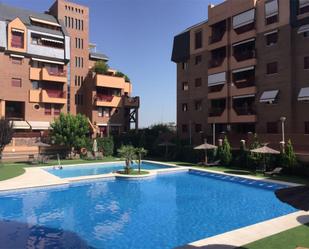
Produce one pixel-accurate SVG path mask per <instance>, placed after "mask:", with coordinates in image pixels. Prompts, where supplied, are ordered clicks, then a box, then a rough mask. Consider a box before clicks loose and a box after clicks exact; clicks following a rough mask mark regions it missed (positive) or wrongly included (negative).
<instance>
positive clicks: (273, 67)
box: [172, 0, 309, 151]
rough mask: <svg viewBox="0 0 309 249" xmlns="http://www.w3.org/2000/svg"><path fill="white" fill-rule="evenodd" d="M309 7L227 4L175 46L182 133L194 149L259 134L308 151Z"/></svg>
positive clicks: (275, 0)
mask: <svg viewBox="0 0 309 249" xmlns="http://www.w3.org/2000/svg"><path fill="white" fill-rule="evenodd" d="M308 42H309V1H308V0H226V1H224V2H222V3H221V4H218V5H216V6H214V5H210V6H208V20H205V21H204V22H202V23H199V24H196V25H194V26H192V27H190V28H188V29H186V30H185V31H184V32H182V33H181V34H178V35H177V36H175V38H174V47H173V53H172V61H173V62H175V63H176V64H177V125H178V132H179V134H180V136H181V137H182V138H189V139H190V140H191V142H192V143H193V144H197V143H200V142H201V137H202V136H207V137H209V139H212V138H214V137H217V138H218V136H220V134H227V135H228V137H229V138H230V140H232V142H233V145H235V146H237V145H239V141H240V139H249V137H250V136H251V134H253V133H257V134H259V135H260V138H261V139H262V140H264V141H265V142H270V143H273V144H277V145H278V144H279V141H282V139H283V138H282V133H283V130H282V127H284V128H283V129H284V134H285V137H284V139H285V140H287V139H288V138H291V139H292V140H293V142H294V144H295V145H296V148H297V149H298V150H299V151H305V150H308V149H309V139H308V138H309V112H308V100H309V70H308V68H309V64H308V61H309V46H308V44H309V43H308Z"/></svg>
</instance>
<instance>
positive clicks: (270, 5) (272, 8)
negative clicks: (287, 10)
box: [265, 0, 278, 18]
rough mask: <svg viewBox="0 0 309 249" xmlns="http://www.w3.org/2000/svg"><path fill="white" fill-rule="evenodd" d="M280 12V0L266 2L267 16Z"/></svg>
mask: <svg viewBox="0 0 309 249" xmlns="http://www.w3.org/2000/svg"><path fill="white" fill-rule="evenodd" d="M277 14H278V0H272V1H269V2H267V3H265V16H266V18H268V17H272V16H275V15H277Z"/></svg>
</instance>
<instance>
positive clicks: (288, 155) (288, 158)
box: [280, 140, 297, 168]
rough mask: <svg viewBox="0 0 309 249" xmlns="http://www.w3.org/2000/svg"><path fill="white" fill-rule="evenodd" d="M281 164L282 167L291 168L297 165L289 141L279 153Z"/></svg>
mask: <svg viewBox="0 0 309 249" xmlns="http://www.w3.org/2000/svg"><path fill="white" fill-rule="evenodd" d="M280 155H281V157H280V158H281V164H282V166H284V167H287V168H292V167H295V166H296V165H297V159H296V155H295V153H294V149H293V145H292V142H291V140H289V141H288V143H287V145H286V147H285V150H284V151H283V152H281V154H280Z"/></svg>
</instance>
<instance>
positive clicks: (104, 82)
mask: <svg viewBox="0 0 309 249" xmlns="http://www.w3.org/2000/svg"><path fill="white" fill-rule="evenodd" d="M95 83H96V86H100V87H109V88H118V89H124V88H125V87H126V85H127V84H130V83H128V82H125V80H124V78H123V77H115V76H109V75H104V74H96V76H95Z"/></svg>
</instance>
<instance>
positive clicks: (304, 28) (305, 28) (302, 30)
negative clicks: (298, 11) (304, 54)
mask: <svg viewBox="0 0 309 249" xmlns="http://www.w3.org/2000/svg"><path fill="white" fill-rule="evenodd" d="M305 32H309V24H306V25H303V26H300V28H299V29H298V31H297V33H298V34H302V33H305Z"/></svg>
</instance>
